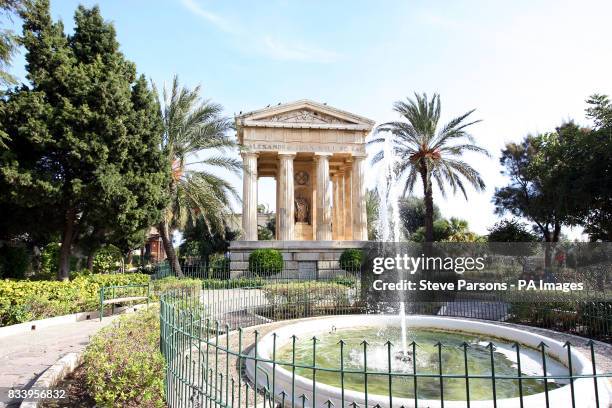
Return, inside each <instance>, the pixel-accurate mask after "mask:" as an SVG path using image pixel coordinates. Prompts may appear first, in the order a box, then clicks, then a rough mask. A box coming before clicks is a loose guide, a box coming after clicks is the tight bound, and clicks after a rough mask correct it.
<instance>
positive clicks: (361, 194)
mask: <svg viewBox="0 0 612 408" xmlns="http://www.w3.org/2000/svg"><path fill="white" fill-rule="evenodd" d="M352 176H353V239H354V240H355V241H367V240H368V217H367V213H366V203H365V201H366V189H365V157H364V156H353V169H352Z"/></svg>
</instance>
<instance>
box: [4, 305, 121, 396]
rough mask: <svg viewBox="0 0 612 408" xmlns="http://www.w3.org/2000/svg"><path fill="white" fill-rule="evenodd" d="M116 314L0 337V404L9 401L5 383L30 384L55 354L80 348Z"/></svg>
mask: <svg viewBox="0 0 612 408" xmlns="http://www.w3.org/2000/svg"><path fill="white" fill-rule="evenodd" d="M117 317H118V315H115V316H110V317H105V318H104V319H103V320H102V322H100V321H99V319H93V320H83V321H80V322H73V323H67V324H62V325H58V326H53V327H46V328H41V329H38V330H33V331H31V332H27V333H21V334H17V335H12V336H8V337H0V390H1V391H2V392H0V408H2V407H6V406H8V403H9V401H7V397H6V388H5V387H8V388H11V387H14V388H15V389H23V388H27V387H29V386H31V385H32V384H33V383H34V381H36V379H37V378H38V377H39V376H40V375H41V374H42V373H43V372H44V371H45V370H46V369H47V368H49V367H50V366H51V365H53V363H55V362H56V361H57V360H58V359H59V358H61V357H63V356H64V355H66V354H67V353H71V352H80V351H82V350H84V349H85V347H86V346H87V344H88V343H89V339H90V337H91V336H92V335H93V334H95V333H96V332H97V331H98V330H100V329H101V328H102V327H104V326H108V325H109V324H111V323H112V322H113V321H114V320H115V319H116V318H117ZM10 406H11V407H12V406H17V405H15V404H11V405H10Z"/></svg>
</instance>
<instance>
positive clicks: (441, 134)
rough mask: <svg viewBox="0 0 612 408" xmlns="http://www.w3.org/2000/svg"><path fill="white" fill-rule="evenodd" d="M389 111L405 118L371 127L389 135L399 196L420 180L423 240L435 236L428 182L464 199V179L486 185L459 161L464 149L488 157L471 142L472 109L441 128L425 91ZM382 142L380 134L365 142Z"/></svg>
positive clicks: (436, 102) (436, 100)
mask: <svg viewBox="0 0 612 408" xmlns="http://www.w3.org/2000/svg"><path fill="white" fill-rule="evenodd" d="M394 110H395V111H396V112H397V113H399V114H400V115H401V116H402V117H403V118H404V119H405V121H397V122H388V123H383V124H382V125H380V126H378V128H377V129H376V132H377V134H380V133H384V132H387V133H390V134H391V138H392V139H391V141H392V143H393V150H394V155H395V157H396V158H397V159H398V164H397V167H396V169H395V171H396V172H397V174H398V176H400V178H403V183H404V195H406V193H409V192H412V190H413V189H414V185H415V183H416V181H417V179H419V178H420V180H421V183H422V184H423V191H424V196H425V198H424V200H425V220H424V225H425V240H426V241H427V242H432V241H433V240H434V204H433V182H434V181H435V183H436V185H437V186H438V188H439V189H440V192H441V193H442V196H445V195H446V184H448V185H449V186H450V187H451V190H452V192H453V193H456V192H457V190H458V191H460V192H461V193H463V195H464V197H465V198H466V200H467V192H466V189H465V188H466V186H465V183H466V182H467V183H468V184H470V185H472V186H473V187H474V188H475V189H476V190H477V191H482V190H484V188H485V183H484V181H483V180H482V178H481V177H480V174H479V173H478V171H476V169H474V168H473V167H472V166H471V165H469V164H468V163H467V162H465V161H463V160H462V159H461V156H462V155H463V154H464V153H465V152H475V153H481V154H484V155H488V153H487V151H486V150H485V149H483V148H481V147H479V146H477V145H476V144H475V142H474V138H473V137H472V136H471V135H470V134H469V133H468V132H467V128H468V127H470V126H471V125H473V124H475V123H478V122H479V121H472V122H466V119H467V118H468V117H469V116H470V115H471V114H472V113H473V112H474V110H471V111H469V112H467V113H464V114H463V115H461V116H459V117H457V118H455V119H453V120H451V121H450V122H448V123H447V124H445V125H444V126H442V127H441V128H440V127H439V126H438V125H439V121H440V112H441V105H440V96H439V95H438V94H434V95H433V97H432V98H431V99H428V97H427V94H422V95H419V94H417V93H415V100H412V99H410V98H408V99H407V101H405V102H404V101H398V102H396V103H395V104H394ZM383 142H385V138H384V137H379V138H375V139H373V140H372V141H370V142H369V143H370V144H378V143H383ZM383 157H384V151H380V152H379V153H377V154H376V155H375V156H374V158H373V160H372V162H373V163H377V162H379V161H380V160H382V159H383Z"/></svg>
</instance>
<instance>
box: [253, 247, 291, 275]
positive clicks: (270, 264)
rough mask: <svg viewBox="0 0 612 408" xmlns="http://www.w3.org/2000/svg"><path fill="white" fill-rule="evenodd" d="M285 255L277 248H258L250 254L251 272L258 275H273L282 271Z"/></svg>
mask: <svg viewBox="0 0 612 408" xmlns="http://www.w3.org/2000/svg"><path fill="white" fill-rule="evenodd" d="M282 270H283V255H282V254H281V253H280V251H278V250H277V249H272V248H262V249H256V250H254V251H253V252H251V254H250V255H249V272H251V273H253V274H255V275H257V276H271V275H276V274H277V273H280V272H282Z"/></svg>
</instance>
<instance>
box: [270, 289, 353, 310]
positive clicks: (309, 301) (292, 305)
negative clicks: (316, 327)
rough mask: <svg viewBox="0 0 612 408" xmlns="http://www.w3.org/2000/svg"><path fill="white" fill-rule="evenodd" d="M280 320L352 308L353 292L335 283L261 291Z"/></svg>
mask: <svg viewBox="0 0 612 408" xmlns="http://www.w3.org/2000/svg"><path fill="white" fill-rule="evenodd" d="M261 290H262V291H263V292H264V293H265V296H266V299H267V301H268V303H269V304H270V305H271V311H272V313H273V314H274V315H275V316H276V317H279V318H292V317H308V316H313V315H316V314H317V313H318V312H323V311H325V310H327V311H329V310H336V311H337V310H338V309H340V308H344V307H347V306H349V304H350V303H349V290H350V289H349V288H348V287H347V286H346V285H342V284H340V283H335V282H320V281H308V282H295V283H273V284H268V285H265V286H264V287H263V288H262V289H261Z"/></svg>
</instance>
